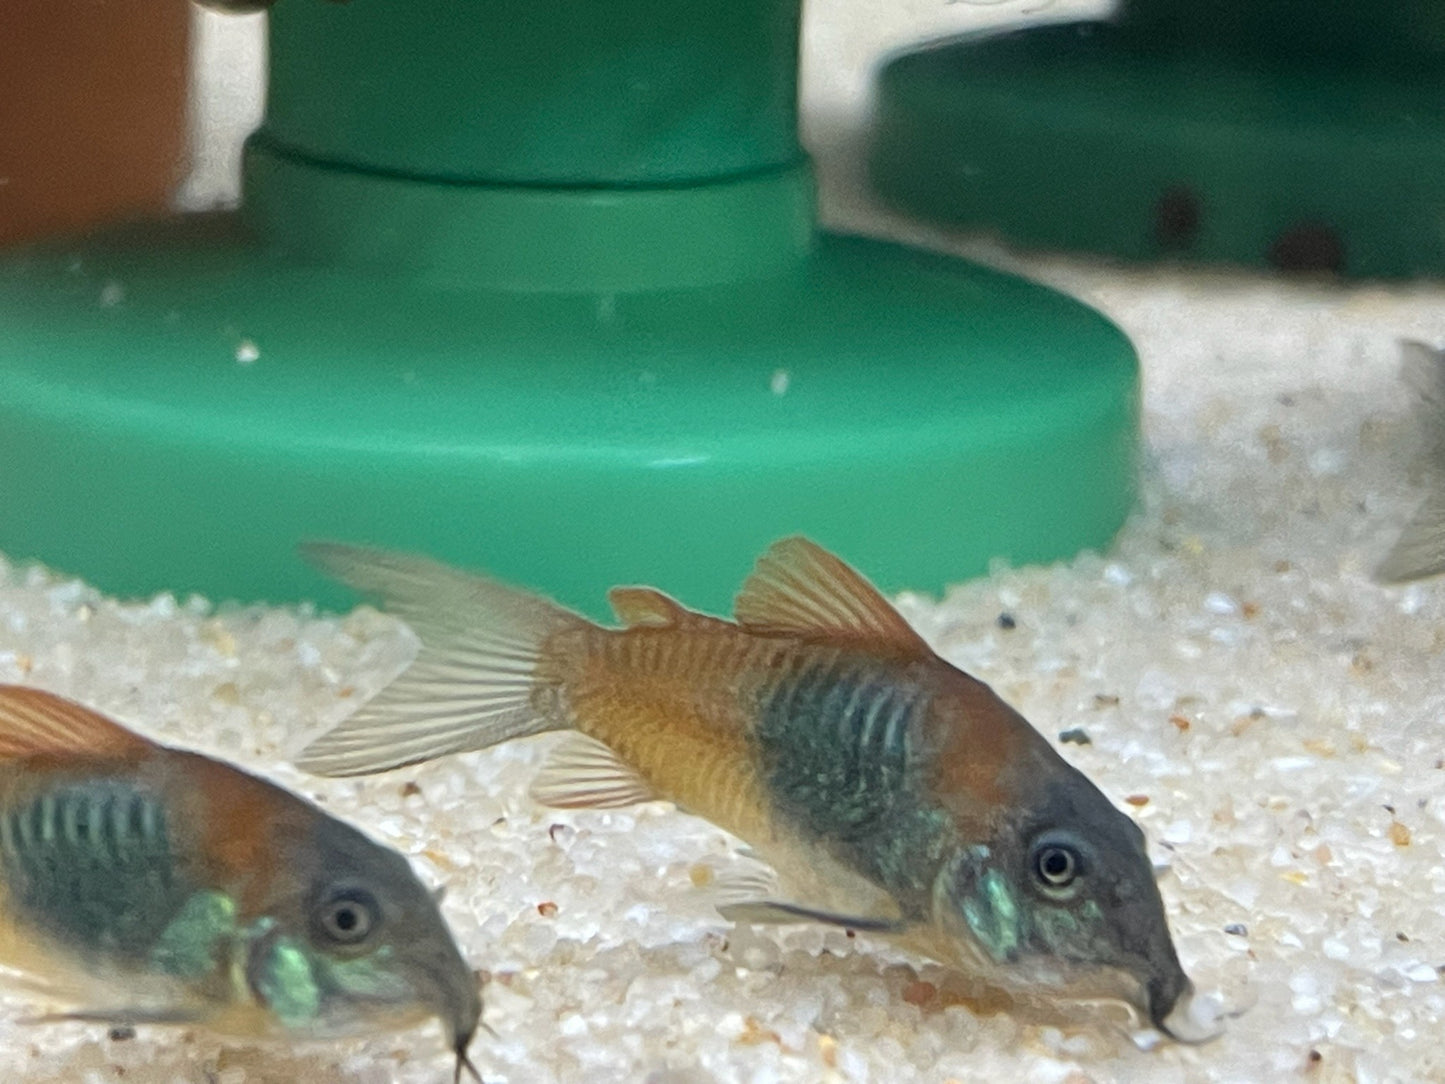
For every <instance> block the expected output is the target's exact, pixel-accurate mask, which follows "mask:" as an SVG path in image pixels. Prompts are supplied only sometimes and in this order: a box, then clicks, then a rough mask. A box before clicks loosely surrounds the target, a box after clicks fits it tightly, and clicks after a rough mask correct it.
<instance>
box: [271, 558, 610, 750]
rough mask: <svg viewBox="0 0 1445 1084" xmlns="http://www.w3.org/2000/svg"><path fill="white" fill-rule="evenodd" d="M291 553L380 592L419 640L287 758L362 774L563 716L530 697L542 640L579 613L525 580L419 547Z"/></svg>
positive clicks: (538, 687)
mask: <svg viewBox="0 0 1445 1084" xmlns="http://www.w3.org/2000/svg"><path fill="white" fill-rule="evenodd" d="M301 552H302V555H303V556H304V557H305V558H306V559H307V560H308V561H310V562H311V563H312V564H313V565H315V566H316V567H317V568H319V569H320V570H321V571H323V572H325V573H327V574H329V575H331V576H333V577H335V578H336V579H338V580H341V581H342V582H343V583H346V584H348V585H350V586H351V587H353V588H355V589H356V590H358V591H360V592H362V593H364V594H369V595H377V596H380V597H381V599H382V600H383V602H384V603H385V606H386V609H387V610H388V611H389V612H391V613H394V614H396V615H397V616H399V617H401V618H402V619H404V620H405V621H406V622H407V624H408V625H410V626H411V629H412V631H413V632H414V633H415V634H416V636H417V639H419V640H420V641H421V649H420V651H419V652H418V653H417V657H416V660H415V661H414V662H413V663H412V664H411V666H410V667H409V668H408V669H407V670H406V671H405V672H404V673H403V674H402V675H401V676H400V677H399V678H397V679H396V680H395V681H394V682H392V683H391V684H390V685H388V686H387V687H386V688H385V689H384V690H382V691H381V692H380V693H379V694H378V695H377V696H376V697H375V698H374V699H372V700H371V701H369V702H368V703H367V704H365V705H364V706H363V707H362V708H361V709H360V710H359V711H358V712H357V713H356V714H355V715H352V716H351V717H349V718H347V719H345V720H343V721H342V722H341V724H340V725H338V726H337V727H336V728H335V729H334V730H332V731H331V732H330V733H328V734H325V735H323V736H322V737H321V738H318V739H317V740H316V741H315V742H313V743H312V744H311V745H310V746H309V747H308V748H307V749H306V750H305V751H304V752H303V753H302V755H301V757H300V758H299V759H298V760H297V765H298V766H299V767H301V768H304V769H305V770H306V771H309V772H314V773H316V774H318V775H365V774H368V773H371V772H380V771H386V770H388V769H391V768H399V767H402V766H403V765H406V764H415V763H417V762H419V761H423V760H431V759H433V758H435V757H439V756H443V755H445V754H447V753H459V752H463V751H465V750H468V749H485V748H487V747H488V746H491V745H495V744H497V743H498V742H502V741H506V740H508V739H510V738H518V737H522V736H524V735H527V734H538V733H541V732H542V731H544V730H557V729H560V728H563V727H565V726H567V725H568V724H567V721H566V720H565V719H561V718H556V717H554V716H552V715H550V714H548V713H547V712H546V711H545V710H540V709H539V707H538V705H539V704H543V705H545V704H546V703H548V702H549V698H547V697H545V696H539V695H537V694H538V693H539V692H541V691H542V685H543V684H545V679H544V678H543V677H542V675H540V674H539V672H538V671H539V667H540V665H541V663H542V661H543V653H544V650H545V647H546V644H547V641H548V639H549V638H550V637H551V636H552V635H554V634H555V633H557V632H560V631H562V630H564V629H568V628H575V627H580V626H581V625H582V624H583V623H584V619H583V618H581V617H579V616H578V615H576V614H574V613H572V612H571V611H568V610H564V609H562V608H561V607H560V606H557V605H555V604H554V603H552V602H549V601H548V600H546V599H544V598H541V597H539V596H537V595H534V594H531V593H530V592H527V591H522V590H518V589H516V588H512V587H507V586H505V585H503V584H500V583H497V582H495V581H494V580H490V579H487V578H485V577H482V576H474V575H471V574H468V573H465V572H462V571H460V570H458V569H454V568H449V567H448V566H446V565H443V564H440V563H439V562H436V561H432V560H429V559H427V558H424V557H414V556H409V555H406V554H399V553H390V552H386V551H383V550H373V549H365V548H361V547H355V546H344V545H338V544H332V543H309V544H307V545H304V546H302V549H301Z"/></svg>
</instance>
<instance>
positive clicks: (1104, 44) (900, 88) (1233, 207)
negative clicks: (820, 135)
mask: <svg viewBox="0 0 1445 1084" xmlns="http://www.w3.org/2000/svg"><path fill="white" fill-rule="evenodd" d="M1157 6H1159V7H1161V8H1162V6H1163V5H1162V4H1161V5H1157ZM1187 6H1188V5H1171V6H1170V8H1169V9H1168V10H1167V11H1164V12H1163V13H1161V14H1158V15H1156V16H1154V17H1152V18H1148V17H1146V16H1147V14H1148V11H1149V10H1152V9H1150V7H1149V5H1144V4H1139V5H1136V8H1137V11H1131V12H1129V13H1126V16H1125V17H1124V19H1125V21H1124V23H1122V24H1121V25H1114V24H1111V23H1098V22H1087V23H1074V24H1062V25H1053V26H1047V27H1042V28H1031V29H1027V30H1019V31H1013V32H1008V33H1003V34H997V35H992V36H974V37H967V38H961V39H956V40H953V41H950V42H946V43H941V44H937V45H934V46H932V47H928V48H924V49H921V50H918V51H915V52H911V53H908V54H906V55H902V56H899V57H897V58H895V59H894V60H892V61H891V62H889V63H888V64H887V65H886V67H885V68H884V69H883V71H882V76H881V83H880V86H879V91H878V114H877V129H876V135H875V142H874V146H873V152H872V155H871V159H872V161H871V173H872V178H873V182H874V184H875V186H876V188H877V189H878V191H879V193H880V194H881V195H882V196H883V197H884V198H885V199H886V200H888V201H889V202H891V203H892V204H894V205H896V206H898V207H899V208H901V209H904V210H907V211H909V212H911V213H913V214H916V215H919V216H921V217H924V218H928V219H932V220H936V221H939V222H946V223H949V224H954V225H966V226H969V227H985V228H990V229H997V230H999V231H1001V232H1002V233H1003V234H1004V235H1006V236H1007V237H1009V238H1011V239H1013V240H1016V241H1018V242H1020V243H1023V244H1025V245H1035V246H1045V247H1051V248H1069V249H1083V250H1089V251H1094V252H1102V253H1108V254H1111V255H1115V256H1122V257H1128V258H1144V259H1148V258H1154V257H1160V256H1176V257H1182V258H1190V259H1199V260H1206V261H1229V262H1237V263H1243V264H1257V265H1269V266H1273V267H1276V268H1280V269H1287V270H1302V271H1334V272H1342V273H1346V274H1351V275H1361V276H1407V275H1416V274H1425V273H1439V272H1441V271H1442V270H1445V230H1442V229H1441V228H1440V223H1441V221H1445V99H1442V97H1441V93H1440V86H1441V79H1442V76H1445V62H1442V60H1441V57H1440V55H1439V53H1438V52H1429V51H1426V50H1424V49H1423V47H1421V49H1420V50H1419V52H1418V53H1410V54H1408V55H1407V54H1406V53H1405V52H1399V53H1395V54H1391V55H1390V56H1387V57H1384V58H1381V57H1377V56H1375V55H1374V54H1373V53H1372V52H1371V51H1370V50H1368V49H1364V48H1363V47H1361V48H1356V49H1349V48H1347V46H1348V45H1349V44H1350V43H1349V42H1348V41H1346V42H1341V43H1340V48H1339V49H1336V50H1334V53H1333V54H1332V55H1329V56H1321V55H1318V53H1319V51H1318V50H1317V51H1316V55H1290V54H1291V53H1293V52H1294V50H1293V49H1292V48H1289V47H1288V46H1290V44H1291V43H1292V42H1293V40H1294V38H1297V37H1298V34H1297V33H1295V34H1291V33H1290V30H1289V28H1290V26H1291V25H1293V26H1296V27H1298V26H1299V22H1298V21H1296V22H1295V23H1293V24H1291V23H1290V21H1289V20H1288V19H1286V18H1285V17H1284V16H1285V15H1289V14H1290V11H1293V12H1294V14H1295V15H1297V16H1301V17H1302V18H1303V19H1304V20H1305V21H1306V22H1308V21H1309V20H1310V18H1311V17H1310V16H1309V15H1308V13H1307V11H1304V10H1300V11H1295V10H1294V9H1293V8H1292V9H1290V11H1285V12H1284V14H1283V15H1279V16H1278V17H1274V16H1272V19H1273V21H1272V22H1270V24H1269V25H1270V26H1271V27H1272V28H1273V30H1274V31H1275V32H1277V34H1278V40H1277V41H1274V42H1273V43H1271V42H1270V41H1260V40H1259V39H1258V38H1257V37H1250V38H1249V39H1248V41H1245V42H1235V43H1232V44H1230V45H1229V46H1228V47H1224V46H1223V45H1222V43H1221V42H1215V41H1212V40H1203V38H1202V37H1201V33H1202V31H1201V27H1200V26H1196V25H1195V23H1202V22H1207V21H1208V20H1209V19H1210V18H1212V17H1213V16H1212V15H1206V14H1205V10H1206V8H1205V7H1202V6H1200V5H1198V4H1197V3H1196V4H1193V7H1192V9H1191V10H1192V12H1193V14H1192V15H1190V18H1191V19H1193V20H1194V22H1191V23H1189V25H1188V27H1181V26H1176V25H1174V24H1175V23H1177V22H1178V18H1176V16H1177V15H1178V14H1179V12H1178V11H1176V10H1175V9H1176V8H1178V9H1179V10H1180V11H1182V10H1183V9H1184V8H1185V7H1187ZM1235 6H1236V7H1240V8H1243V9H1250V5H1249V4H1242V5H1235ZM1278 6H1279V5H1275V7H1278ZM1345 6H1347V5H1344V4H1332V5H1331V10H1332V11H1333V10H1335V9H1337V8H1343V7H1345ZM1295 7H1296V8H1298V7H1299V5H1295ZM1306 7H1307V5H1306ZM1353 8H1354V9H1357V15H1358V17H1359V21H1362V22H1363V23H1364V24H1366V25H1368V24H1370V23H1371V22H1373V21H1375V20H1376V16H1377V13H1376V11H1375V9H1374V8H1372V7H1370V6H1369V5H1359V4H1355V5H1353ZM1207 10H1208V11H1209V12H1214V11H1215V9H1214V8H1212V7H1211V8H1207ZM1250 10H1252V9H1250ZM1273 10H1274V9H1273V8H1271V9H1269V12H1273ZM1269 12H1266V13H1267V14H1268V13H1269ZM1386 14H1388V13H1387V12H1385V11H1384V10H1383V9H1382V10H1381V11H1380V12H1378V15H1379V18H1380V20H1381V25H1382V26H1384V25H1385V23H1384V16H1385V15H1386ZM1165 16H1168V17H1169V18H1167V19H1166V17H1165ZM1131 18H1132V20H1133V21H1130V20H1131ZM1319 18H1320V19H1321V20H1324V19H1326V18H1327V16H1325V15H1324V14H1321V15H1320V16H1319ZM1171 20H1172V22H1171ZM1276 23H1277V24H1278V25H1275V24H1276ZM1435 25H1436V26H1437V28H1438V20H1437V21H1436V24H1435ZM1190 28H1192V29H1190ZM1186 29H1189V32H1188V33H1185V32H1184V31H1185V30H1186ZM1331 40H1333V37H1331ZM1401 48H1402V49H1403V46H1402V47H1401ZM1381 49H1384V46H1383V45H1382V46H1381ZM1387 51H1388V50H1387ZM1335 54H1337V55H1335Z"/></svg>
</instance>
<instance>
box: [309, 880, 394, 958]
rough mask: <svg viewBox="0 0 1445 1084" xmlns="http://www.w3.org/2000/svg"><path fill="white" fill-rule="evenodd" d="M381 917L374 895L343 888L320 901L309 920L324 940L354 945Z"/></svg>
mask: <svg viewBox="0 0 1445 1084" xmlns="http://www.w3.org/2000/svg"><path fill="white" fill-rule="evenodd" d="M380 917H381V909H380V907H379V906H378V905H377V902H376V897H375V896H373V895H372V894H371V893H370V892H367V891H366V890H365V889H361V888H343V889H340V890H338V891H336V892H332V893H331V894H330V895H328V896H327V897H326V898H325V899H323V900H322V901H321V904H320V906H319V907H317V908H316V913H315V914H314V916H313V919H312V922H313V925H314V927H315V928H316V931H317V932H318V933H319V934H320V935H321V937H322V939H323V940H326V941H330V942H332V943H333V944H337V945H357V944H360V943H361V942H362V941H365V940H366V938H367V937H368V936H369V935H370V934H371V931H372V930H373V929H375V928H376V924H377V921H378V920H379V919H380Z"/></svg>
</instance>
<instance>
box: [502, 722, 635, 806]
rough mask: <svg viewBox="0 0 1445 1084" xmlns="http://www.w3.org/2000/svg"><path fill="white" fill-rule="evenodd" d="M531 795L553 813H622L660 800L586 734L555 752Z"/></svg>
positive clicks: (565, 742)
mask: <svg viewBox="0 0 1445 1084" xmlns="http://www.w3.org/2000/svg"><path fill="white" fill-rule="evenodd" d="M530 793H531V796H532V800H533V801H534V802H536V803H537V804H538V805H545V806H551V807H552V808H554V809H619V808H621V807H622V806H629V805H636V804H637V803H638V802H650V801H652V800H653V799H654V798H656V797H657V795H656V794H655V793H653V790H652V787H650V786H649V785H648V784H647V781H646V780H644V779H643V778H642V776H640V775H638V774H637V772H636V771H635V770H634V769H633V768H631V767H630V766H629V765H627V764H624V763H623V762H622V761H621V760H619V759H618V757H617V754H616V753H614V752H613V751H612V750H611V749H609V748H607V746H605V745H603V744H602V743H601V742H599V741H595V740H593V739H592V738H589V737H587V736H586V735H585V734H569V735H568V736H567V737H566V738H564V739H563V740H562V742H561V743H560V744H559V745H558V746H557V748H556V749H554V750H552V753H551V756H549V757H548V759H547V761H546V763H545V764H543V765H542V770H541V771H540V772H538V773H537V777H536V779H534V780H533V781H532V787H531V791H530Z"/></svg>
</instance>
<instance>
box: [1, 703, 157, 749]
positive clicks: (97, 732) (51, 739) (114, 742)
mask: <svg viewBox="0 0 1445 1084" xmlns="http://www.w3.org/2000/svg"><path fill="white" fill-rule="evenodd" d="M149 748H151V743H150V742H149V741H147V740H146V739H145V738H142V737H141V736H140V735H139V734H133V733H131V732H130V731H129V730H127V729H126V728H125V727H123V726H121V725H120V724H119V723H117V722H114V721H112V720H110V719H107V718H106V717H105V716H104V715H101V714H99V713H97V712H94V711H91V710H90V709H89V708H84V707H81V706H80V705H79V704H77V703H75V702H73V701H70V700H66V699H64V698H63V697H59V696H56V695H55V694H54V693H48V692H45V691H44V690H43V689H31V688H27V687H25V686H23V685H0V760H18V759H20V758H22V757H31V756H45V755H49V756H64V755H67V754H69V755H85V756H102V757H103V756H125V755H129V754H134V753H139V752H143V751H144V750H146V749H149Z"/></svg>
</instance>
